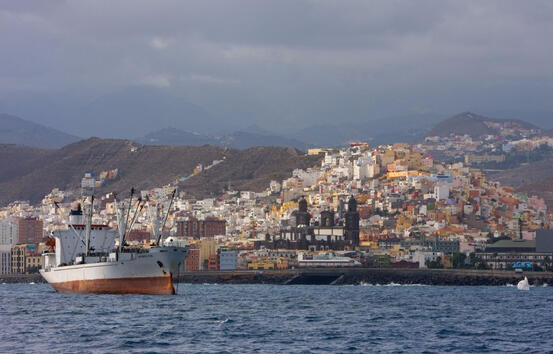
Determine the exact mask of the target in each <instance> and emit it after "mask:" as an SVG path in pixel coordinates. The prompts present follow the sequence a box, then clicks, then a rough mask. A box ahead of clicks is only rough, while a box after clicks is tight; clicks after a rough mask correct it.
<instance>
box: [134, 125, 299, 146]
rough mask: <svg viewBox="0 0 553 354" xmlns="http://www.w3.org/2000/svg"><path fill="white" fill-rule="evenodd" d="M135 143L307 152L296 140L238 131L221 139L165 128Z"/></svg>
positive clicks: (263, 133)
mask: <svg viewBox="0 0 553 354" xmlns="http://www.w3.org/2000/svg"><path fill="white" fill-rule="evenodd" d="M134 141H136V142H138V143H141V144H145V145H173V146H185V145H190V146H201V145H205V144H209V145H216V146H226V147H230V148H233V149H248V148H251V147H255V146H282V147H294V148H297V149H303V150H305V148H306V147H308V145H307V144H305V143H302V142H301V141H298V140H296V139H292V138H286V137H282V136H278V135H273V134H271V133H266V132H261V131H260V132H257V131H254V130H253V129H252V131H237V132H234V133H232V134H227V135H223V136H220V137H214V136H208V135H202V134H198V133H190V132H187V131H183V130H180V129H176V128H165V129H161V130H158V131H155V132H152V133H149V134H147V135H145V136H143V137H141V138H137V139H134Z"/></svg>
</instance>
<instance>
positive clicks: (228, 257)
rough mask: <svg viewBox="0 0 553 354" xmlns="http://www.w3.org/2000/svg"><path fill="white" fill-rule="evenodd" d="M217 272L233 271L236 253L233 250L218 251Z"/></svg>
mask: <svg viewBox="0 0 553 354" xmlns="http://www.w3.org/2000/svg"><path fill="white" fill-rule="evenodd" d="M218 254H219V270H235V269H236V261H237V256H238V254H237V252H236V251H235V250H226V249H222V248H220V249H219V252H218Z"/></svg>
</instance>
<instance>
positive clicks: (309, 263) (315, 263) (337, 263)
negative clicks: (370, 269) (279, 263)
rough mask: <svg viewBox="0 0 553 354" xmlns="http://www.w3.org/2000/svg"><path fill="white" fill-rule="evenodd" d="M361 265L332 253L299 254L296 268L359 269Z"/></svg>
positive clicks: (351, 259)
mask: <svg viewBox="0 0 553 354" xmlns="http://www.w3.org/2000/svg"><path fill="white" fill-rule="evenodd" d="M359 266H361V263H359V262H358V261H356V260H355V259H353V258H349V257H343V256H337V255H336V254H335V253H334V252H326V253H319V254H309V253H303V252H302V253H300V254H299V255H298V267H300V268H339V267H359Z"/></svg>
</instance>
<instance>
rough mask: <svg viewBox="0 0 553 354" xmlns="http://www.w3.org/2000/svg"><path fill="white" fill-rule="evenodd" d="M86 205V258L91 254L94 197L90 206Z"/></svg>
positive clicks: (91, 198) (91, 197)
mask: <svg viewBox="0 0 553 354" xmlns="http://www.w3.org/2000/svg"><path fill="white" fill-rule="evenodd" d="M83 204H85V207H86V208H85V212H86V217H85V249H86V250H85V256H88V253H89V252H90V233H91V231H92V213H93V211H94V196H93V195H91V196H90V204H87V203H83Z"/></svg>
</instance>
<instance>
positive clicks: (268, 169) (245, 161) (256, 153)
mask: <svg viewBox="0 0 553 354" xmlns="http://www.w3.org/2000/svg"><path fill="white" fill-rule="evenodd" d="M213 160H223V162H222V163H220V164H218V165H216V166H214V167H213V168H211V169H208V170H206V171H205V172H202V173H200V174H199V175H196V176H193V177H191V178H188V179H186V180H184V181H183V182H182V183H181V184H180V190H184V191H186V192H188V193H190V194H191V195H195V196H205V195H211V194H218V193H220V192H221V190H222V189H223V188H224V187H225V186H227V185H228V184H229V183H230V184H231V186H232V187H233V188H234V189H237V190H240V189H248V190H255V191H261V190H263V189H265V188H266V187H267V186H268V184H269V182H270V180H271V179H277V180H282V179H284V178H286V177H287V176H289V175H290V174H291V172H292V170H294V169H295V168H306V167H309V166H313V165H315V164H317V163H318V157H313V156H306V155H304V154H302V153H300V152H299V151H298V150H296V149H293V148H282V147H259V148H252V149H247V150H236V149H229V148H226V147H216V146H210V145H206V146H200V147H195V146H145V145H141V144H138V143H134V142H131V141H129V140H120V139H99V138H90V139H87V140H82V141H79V142H76V143H73V144H70V145H67V146H65V147H63V148H60V149H38V148H30V147H22V146H17V145H0V163H1V164H2V165H7V164H9V165H10V168H9V169H8V168H3V169H0V191H2V193H0V205H2V204H6V203H9V202H10V201H13V200H30V201H31V202H33V203H36V202H39V201H40V200H41V199H42V197H43V196H44V195H45V194H47V193H48V192H50V191H51V190H52V188H55V187H58V188H61V189H65V190H67V189H77V188H78V187H79V185H80V180H81V178H82V176H83V174H84V172H85V171H90V170H91V171H94V172H95V173H96V174H99V173H100V172H102V171H106V170H110V169H115V168H117V169H119V177H118V178H117V179H115V180H114V181H111V182H109V183H107V184H105V185H104V186H102V187H101V188H98V189H97V190H96V192H97V193H98V194H101V193H107V192H112V191H115V192H119V193H126V192H128V190H129V189H130V187H135V188H137V189H139V190H141V189H149V188H153V187H158V186H162V185H165V184H167V183H170V182H174V181H176V180H178V179H181V178H183V177H189V176H190V175H191V174H192V171H193V169H194V167H195V166H196V165H198V164H200V163H201V164H203V165H204V166H209V165H210V164H211V163H212V162H213Z"/></svg>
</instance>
